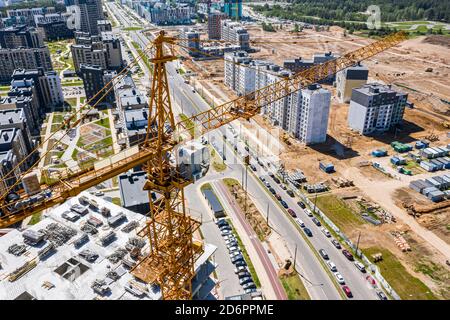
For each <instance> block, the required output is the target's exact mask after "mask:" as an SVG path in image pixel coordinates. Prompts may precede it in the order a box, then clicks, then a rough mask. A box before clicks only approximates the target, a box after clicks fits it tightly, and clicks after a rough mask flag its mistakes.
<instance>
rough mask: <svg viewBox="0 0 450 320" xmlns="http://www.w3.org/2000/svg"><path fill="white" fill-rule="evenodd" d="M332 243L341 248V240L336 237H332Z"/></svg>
mask: <svg viewBox="0 0 450 320" xmlns="http://www.w3.org/2000/svg"><path fill="white" fill-rule="evenodd" d="M331 243H332V244H333V245H334V246H335V247H336V248H337V249H341V248H342V247H341V244H340V243H339V241H337V240H336V239H332V240H331Z"/></svg>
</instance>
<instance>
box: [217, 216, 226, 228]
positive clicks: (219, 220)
mask: <svg viewBox="0 0 450 320" xmlns="http://www.w3.org/2000/svg"><path fill="white" fill-rule="evenodd" d="M216 225H217V226H218V227H221V226H227V225H228V221H227V220H225V219H224V218H220V219H217V221H216Z"/></svg>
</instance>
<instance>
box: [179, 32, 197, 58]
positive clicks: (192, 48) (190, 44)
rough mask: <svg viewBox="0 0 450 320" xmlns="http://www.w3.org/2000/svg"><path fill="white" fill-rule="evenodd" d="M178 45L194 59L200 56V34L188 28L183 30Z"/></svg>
mask: <svg viewBox="0 0 450 320" xmlns="http://www.w3.org/2000/svg"><path fill="white" fill-rule="evenodd" d="M180 38H181V39H183V40H182V41H180V44H181V45H182V46H183V49H184V50H185V51H187V52H188V53H189V55H191V56H193V57H196V56H199V55H200V54H201V52H200V49H201V45H200V33H198V32H197V31H195V30H194V29H190V28H183V29H181V32H180Z"/></svg>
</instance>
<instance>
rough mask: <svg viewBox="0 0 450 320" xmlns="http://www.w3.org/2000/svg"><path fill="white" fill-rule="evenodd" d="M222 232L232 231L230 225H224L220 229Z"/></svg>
mask: <svg viewBox="0 0 450 320" xmlns="http://www.w3.org/2000/svg"><path fill="white" fill-rule="evenodd" d="M219 230H220V231H224V230H231V227H230V226H229V225H228V224H224V225H223V226H221V227H219Z"/></svg>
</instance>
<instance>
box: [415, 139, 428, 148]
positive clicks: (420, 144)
mask: <svg viewBox="0 0 450 320" xmlns="http://www.w3.org/2000/svg"><path fill="white" fill-rule="evenodd" d="M429 145H430V143H429V142H428V141H423V140H421V141H417V142H416V145H415V147H416V149H425V148H428V146H429Z"/></svg>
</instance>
